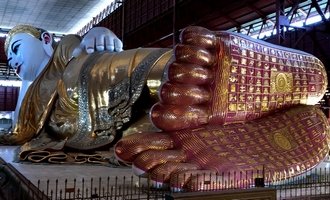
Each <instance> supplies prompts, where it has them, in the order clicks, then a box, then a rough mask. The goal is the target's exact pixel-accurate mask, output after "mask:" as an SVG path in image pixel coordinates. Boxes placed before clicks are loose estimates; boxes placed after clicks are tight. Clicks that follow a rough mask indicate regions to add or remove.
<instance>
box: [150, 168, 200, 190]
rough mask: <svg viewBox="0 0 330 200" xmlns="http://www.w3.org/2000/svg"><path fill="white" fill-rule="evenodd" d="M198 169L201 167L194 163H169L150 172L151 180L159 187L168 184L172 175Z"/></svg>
mask: <svg viewBox="0 0 330 200" xmlns="http://www.w3.org/2000/svg"><path fill="white" fill-rule="evenodd" d="M197 169H199V166H198V165H196V164H193V163H182V162H167V163H165V164H162V165H159V166H157V167H156V168H154V169H153V170H152V171H151V172H150V176H151V180H152V181H153V182H154V183H155V184H156V185H157V186H159V185H161V184H163V183H168V182H169V180H170V178H171V175H172V174H176V173H179V172H183V171H192V170H197Z"/></svg>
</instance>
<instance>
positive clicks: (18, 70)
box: [16, 64, 22, 74]
mask: <svg viewBox="0 0 330 200" xmlns="http://www.w3.org/2000/svg"><path fill="white" fill-rule="evenodd" d="M21 66H22V64H20V65H19V66H18V67H17V68H16V74H19V73H20V72H21Z"/></svg>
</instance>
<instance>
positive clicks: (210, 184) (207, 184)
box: [170, 170, 220, 191]
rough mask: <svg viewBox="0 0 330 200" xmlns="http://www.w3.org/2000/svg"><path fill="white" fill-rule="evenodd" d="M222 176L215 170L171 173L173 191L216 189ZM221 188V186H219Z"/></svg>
mask: <svg viewBox="0 0 330 200" xmlns="http://www.w3.org/2000/svg"><path fill="white" fill-rule="evenodd" d="M218 180H220V176H219V175H218V174H217V172H216V171H213V170H187V171H183V172H178V173H176V174H172V175H171V180H170V187H171V190H172V191H182V190H186V191H198V190H211V189H216V187H218V186H217V183H218V182H219V181H218ZM218 188H219V187H218Z"/></svg>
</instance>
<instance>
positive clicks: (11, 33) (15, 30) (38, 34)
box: [4, 24, 46, 55]
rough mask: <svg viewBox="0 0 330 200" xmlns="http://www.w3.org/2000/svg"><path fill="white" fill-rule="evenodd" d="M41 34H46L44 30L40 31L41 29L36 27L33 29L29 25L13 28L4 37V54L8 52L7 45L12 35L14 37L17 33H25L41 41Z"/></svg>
mask: <svg viewBox="0 0 330 200" xmlns="http://www.w3.org/2000/svg"><path fill="white" fill-rule="evenodd" d="M43 32H46V30H44V29H41V28H37V27H34V26H31V25H26V24H24V25H17V26H15V27H13V28H12V29H11V30H10V31H9V32H8V35H7V37H6V41H5V45H4V48H5V53H6V55H7V52H8V47H9V44H10V42H11V39H12V38H13V37H14V35H16V34H17V33H27V34H29V35H31V36H33V37H35V38H37V39H39V40H41V34H42V33H43Z"/></svg>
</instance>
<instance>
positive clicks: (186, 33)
mask: <svg viewBox="0 0 330 200" xmlns="http://www.w3.org/2000/svg"><path fill="white" fill-rule="evenodd" d="M180 40H181V43H183V44H190V45H201V46H202V47H203V48H206V49H211V48H215V46H216V37H215V34H214V32H213V31H210V30H208V29H206V28H203V27H199V26H189V27H187V28H185V29H184V30H183V31H182V32H181V34H180Z"/></svg>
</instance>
